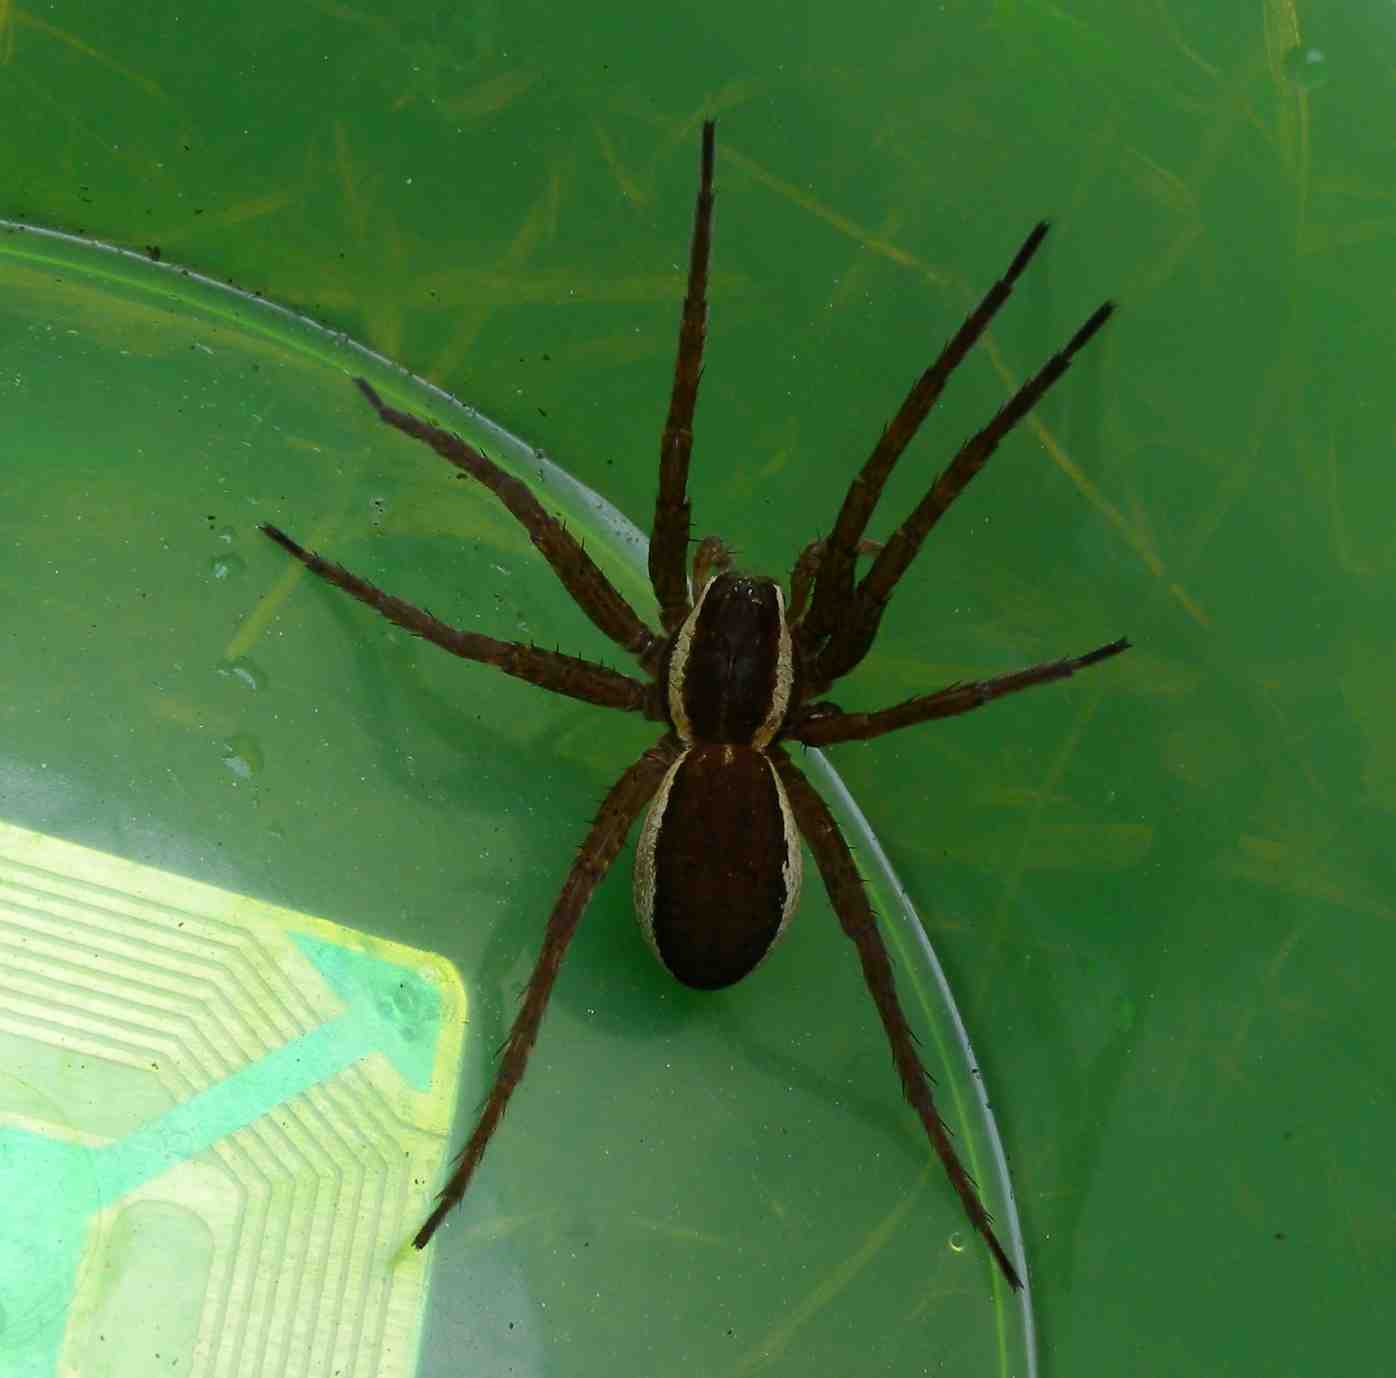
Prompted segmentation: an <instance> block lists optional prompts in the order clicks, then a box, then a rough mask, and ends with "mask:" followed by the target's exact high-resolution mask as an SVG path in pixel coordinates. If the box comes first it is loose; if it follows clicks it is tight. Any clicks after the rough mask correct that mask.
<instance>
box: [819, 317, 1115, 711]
mask: <svg viewBox="0 0 1396 1378" xmlns="http://www.w3.org/2000/svg"><path fill="white" fill-rule="evenodd" d="M1114 310H1115V305H1114V303H1113V302H1108V301H1107V302H1106V303H1105V304H1104V305H1102V306H1100V307H1097V309H1096V310H1095V311H1094V312H1093V313H1092V314H1091V316H1090V317H1089V319H1088V320H1087V321H1086V323H1085V324H1084V325H1083V326H1082V327H1081V328H1080V329H1079V330H1078V331H1077V332H1076V333H1075V334H1074V335H1073V336H1072V337H1071V339H1070V340H1068V341H1067V343H1066V345H1065V347H1064V348H1062V349H1060V350H1058V351H1057V353H1055V354H1054V355H1052V357H1051V358H1050V359H1048V360H1047V362H1046V363H1045V364H1043V366H1042V367H1041V368H1040V369H1038V371H1037V372H1036V373H1035V374H1033V376H1032V377H1031V378H1029V379H1028V380H1027V382H1025V383H1024V384H1023V385H1022V387H1020V388H1019V389H1018V391H1017V392H1015V393H1014V394H1013V396H1012V397H1010V398H1009V399H1008V401H1007V402H1006V403H1004V405H1003V406H1002V407H1001V408H1000V409H999V411H998V413H997V414H996V415H995V416H994V418H993V420H992V421H990V422H989V424H988V425H987V426H985V427H984V428H983V429H982V430H980V431H978V432H977V433H976V434H974V435H972V436H971V437H970V438H969V439H968V440H967V441H965V443H964V444H963V445H961V446H960V449H959V452H958V453H957V454H956V455H955V458H954V459H952V460H951V461H950V463H949V465H948V466H947V467H946V468H945V470H944V472H943V473H942V474H941V475H940V477H939V478H938V479H936V481H935V482H934V483H933V484H932V485H931V490H930V492H928V493H927V494H926V496H925V497H924V498H923V499H922V500H921V502H920V504H919V505H918V506H917V508H916V510H915V511H914V512H912V514H911V515H910V516H909V517H908V518H907V519H906V521H904V522H903V523H902V524H901V526H899V527H898V528H897V529H896V531H894V532H893V533H892V536H891V538H890V539H889V540H888V541H887V543H886V545H885V546H884V547H883V549H882V553H881V554H880V555H879V556H878V557H877V558H876V559H875V560H874V561H873V565H872V568H871V569H870V570H869V571H868V572H867V574H865V575H864V576H863V580H862V582H861V583H860V584H859V585H858V587H857V589H856V590H855V591H854V594H853V598H852V600H851V602H850V603H849V604H848V606H847V608H846V610H845V614H844V616H843V617H842V618H841V620H840V622H839V625H838V627H837V628H836V629H835V630H834V632H833V634H832V636H831V638H830V640H829V641H828V642H827V643H826V644H825V645H824V646H823V648H822V649H821V650H820V651H819V654H818V658H817V661H816V667H815V673H814V675H813V679H814V680H815V683H816V686H823V685H828V684H831V683H832V682H833V681H834V680H836V679H838V678H839V677H840V676H841V675H846V674H847V673H848V672H849V671H850V670H851V669H853V667H854V666H855V665H857V664H858V662H859V661H860V660H862V659H863V657H864V656H865V655H867V653H868V649H869V647H871V645H872V643H873V638H874V637H875V636H876V635H877V628H878V624H879V623H880V622H881V620H882V614H883V612H884V610H885V609H886V607H887V600H888V599H889V598H891V596H892V590H893V589H894V588H896V586H897V581H898V580H899V579H900V578H901V577H902V575H903V574H905V573H906V571H907V568H908V566H910V564H911V562H912V561H913V560H914V559H915V558H916V555H917V552H918V551H919V550H920V549H921V544H922V542H923V541H924V540H925V539H926V536H927V535H928V534H929V532H930V530H931V528H932V527H933V526H934V525H935V524H936V522H938V521H939V520H940V518H941V517H942V516H943V515H944V514H945V511H946V509H947V508H948V507H949V506H950V504H951V503H952V502H954V501H955V499H956V498H957V497H959V496H960V494H961V493H962V492H963V491H964V489H965V486H966V485H967V484H968V483H969V481H970V479H972V478H973V477H974V476H975V475H976V474H977V473H978V472H979V471H980V470H981V469H982V468H983V467H984V465H985V463H986V462H987V460H988V458H989V456H990V455H991V454H993V452H994V450H995V448H996V447H997V446H998V443H999V441H1000V440H1002V439H1003V438H1004V436H1006V435H1007V434H1008V433H1009V431H1011V430H1012V429H1013V427H1014V426H1016V425H1017V424H1018V422H1019V421H1021V420H1022V419H1023V417H1025V416H1026V415H1027V414H1028V412H1030V411H1031V410H1032V409H1033V407H1034V406H1036V405H1037V402H1038V401H1039V399H1040V398H1041V397H1042V395H1043V394H1044V393H1045V392H1046V391H1047V389H1048V388H1050V387H1051V386H1052V384H1053V383H1055V382H1056V381H1057V379H1058V378H1060V377H1061V376H1062V374H1064V373H1065V372H1066V371H1067V369H1068V368H1070V366H1071V361H1072V359H1073V358H1074V357H1075V355H1076V354H1077V353H1078V352H1079V351H1080V350H1081V349H1083V348H1084V347H1085V346H1086V344H1087V343H1088V342H1089V341H1090V339H1091V337H1092V336H1093V335H1094V334H1095V333H1096V331H1097V330H1099V329H1100V327H1101V326H1103V325H1104V324H1105V322H1106V321H1108V320H1109V319H1110V316H1111V314H1112V313H1113V312H1114ZM815 592H816V596H817V594H818V589H817V588H816V590H815ZM814 692H815V693H820V692H822V688H820V687H816V688H815V689H814Z"/></svg>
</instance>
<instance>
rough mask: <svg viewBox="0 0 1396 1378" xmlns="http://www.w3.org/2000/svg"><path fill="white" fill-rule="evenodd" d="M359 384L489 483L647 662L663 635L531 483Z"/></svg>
mask: <svg viewBox="0 0 1396 1378" xmlns="http://www.w3.org/2000/svg"><path fill="white" fill-rule="evenodd" d="M354 382H355V383H356V384H357V386H358V389H359V391H360V392H361V393H363V395H364V396H365V397H366V398H368V400H369V403H370V404H371V405H372V407H373V409H374V411H376V412H377V413H378V419H379V420H380V421H382V422H384V423H385V424H386V425H389V426H392V427H394V428H396V429H397V430H399V431H401V432H403V434H404V435H410V436H411V437H412V438H413V439H414V440H420V441H422V442H423V443H424V444H427V445H430V446H431V448H432V449H433V450H435V451H436V453H437V454H439V455H440V456H441V457H442V459H445V460H447V461H449V462H450V463H451V464H454V465H455V466H456V467H457V468H458V469H461V470H464V472H465V473H467V474H469V475H470V477H471V478H473V479H475V480H477V481H478V482H479V483H481V484H483V485H484V486H485V487H486V488H488V489H489V490H490V492H491V493H493V494H494V495H495V497H497V498H498V499H499V500H500V502H502V503H503V504H504V506H505V507H507V508H508V509H509V511H510V512H511V513H512V514H513V515H514V516H515V517H516V518H517V519H518V521H519V524H520V525H521V526H522V527H523V528H524V529H525V530H526V531H527V532H528V534H529V536H530V538H531V539H532V541H533V544H534V545H535V546H536V547H537V548H538V551H539V553H540V554H541V555H542V556H543V558H544V559H545V560H547V562H548V563H549V564H550V565H551V566H552V567H553V570H554V572H555V573H556V574H557V577H558V578H559V579H561V580H562V583H563V586H564V587H565V588H566V589H567V592H568V593H570V594H571V595H572V598H573V600H574V601H575V602H576V604H577V606H578V607H579V608H581V610H582V611H583V612H584V613H586V615H587V616H588V617H589V618H591V620H592V621H593V622H594V623H595V624H596V625H597V626H598V627H599V628H600V629H601V630H602V631H603V632H605V634H606V635H607V636H608V637H610V638H611V640H612V641H614V642H615V643H616V645H617V646H619V647H621V648H622V649H623V650H626V651H629V652H630V653H631V654H632V655H634V656H636V657H638V658H639V660H640V661H641V663H644V662H645V661H646V659H647V657H649V656H650V655H651V654H652V653H655V652H657V649H658V646H659V638H658V637H657V636H656V635H655V634H654V632H653V631H651V630H650V628H649V627H647V626H646V625H645V623H644V621H643V619H642V618H641V617H640V615H639V614H638V613H637V612H636V611H635V609H634V608H632V607H631V606H630V604H629V603H627V602H626V601H625V599H624V598H623V597H622V596H621V594H620V593H619V591H618V590H617V589H616V587H615V585H614V584H612V583H611V581H610V580H609V579H608V578H607V577H606V576H605V574H604V573H602V571H601V567H600V566H599V565H598V564H597V563H596V562H595V561H594V560H593V559H592V558H591V556H590V555H588V554H587V553H586V551H585V550H584V549H583V548H582V543H581V542H580V541H579V540H577V538H576V537H575V536H574V535H572V533H571V532H570V531H568V529H567V528H566V527H565V526H563V524H562V523H561V522H560V521H558V519H557V518H556V517H554V516H553V515H552V514H551V513H549V512H548V511H547V510H546V509H545V508H544V507H543V504H542V503H540V502H539V501H538V499H537V498H536V497H534V496H533V493H532V492H531V491H530V490H529V488H528V485H527V484H525V483H522V482H521V481H520V480H519V479H516V478H515V477H514V476H513V475H512V474H506V473H505V472H504V470H503V469H501V468H500V467H499V466H498V465H497V464H496V463H495V462H494V461H493V460H492V459H489V458H488V457H486V456H485V455H483V454H481V453H480V451H479V450H477V449H476V448H475V447H474V446H473V445H468V444H466V442H465V441H464V440H462V439H461V438H460V436H458V435H452V434H451V433H450V431H444V430H442V429H441V427H440V426H433V425H432V424H431V423H430V422H429V421H423V420H422V419H421V418H420V417H418V416H413V415H412V413H411V412H405V411H399V410H398V409H397V408H396V407H390V406H388V404H387V403H386V402H384V401H383V399H382V398H381V397H379V395H378V394H377V392H375V391H374V389H373V388H372V386H371V385H370V384H369V383H368V382H366V381H365V380H364V379H362V378H356V379H355V380H354Z"/></svg>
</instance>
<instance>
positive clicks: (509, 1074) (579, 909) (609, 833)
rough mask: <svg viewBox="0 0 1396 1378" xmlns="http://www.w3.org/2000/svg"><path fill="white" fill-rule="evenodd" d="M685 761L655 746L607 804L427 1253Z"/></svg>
mask: <svg viewBox="0 0 1396 1378" xmlns="http://www.w3.org/2000/svg"><path fill="white" fill-rule="evenodd" d="M678 754H679V746H678V742H677V741H676V740H675V738H674V737H672V736H664V737H661V738H660V739H659V741H658V742H657V743H656V744H655V745H654V746H652V747H651V748H650V749H649V750H648V751H647V752H645V754H644V755H643V756H641V757H640V759H639V760H638V761H636V762H635V764H634V765H633V766H631V767H630V768H629V770H627V771H626V772H625V774H624V775H622V776H621V777H620V779H619V780H617V781H616V783H615V784H614V785H613V786H612V787H611V792H610V793H609V794H608V795H607V796H606V798H605V800H604V801H603V802H602V804H601V808H600V811H599V812H598V813H597V815H596V821H595V822H594V823H593V824H592V825H591V831H590V832H589V833H587V836H586V840H585V841H584V842H583V843H582V846H581V850H580V851H579V852H578V853H577V859H576V861H575V862H573V863H572V869H571V870H570V871H569V872H568V873H567V879H566V880H565V881H563V883H562V893H561V894H560V895H559V896H558V897H557V903H556V904H554V905H553V912H552V913H551V914H550V915H549V916H548V927H547V933H546V936H545V937H544V939H543V950H542V951H541V952H540V953H539V954H538V962H537V964H536V965H535V966H534V968H533V975H532V976H530V977H529V979H528V986H527V988H526V989H525V991H524V996H523V1003H522V1005H521V1006H520V1008H519V1013H518V1015H517V1017H516V1018H515V1020H514V1025H513V1027H512V1028H511V1029H510V1030H509V1038H508V1040H507V1042H506V1043H505V1045H504V1052H503V1055H502V1056H501V1057H500V1060H499V1071H498V1072H497V1073H496V1074H495V1079H494V1085H493V1086H492V1087H491V1088H490V1094H489V1099H488V1100H487V1101H486V1102H485V1108H484V1110H483V1111H482V1112H481V1114H480V1118H479V1120H478V1121H477V1123H476V1125H475V1130H474V1132H473V1133H472V1134H471V1136H470V1138H469V1140H468V1141H467V1143H466V1145H465V1147H464V1148H463V1149H462V1150H461V1152H460V1156H459V1157H458V1158H457V1159H456V1165H455V1168H454V1169H453V1170H452V1172H451V1176H450V1177H449V1179H448V1180H447V1182H446V1185H445V1186H444V1187H443V1188H442V1189H441V1194H440V1196H439V1197H438V1198H437V1202H436V1207H435V1209H433V1211H432V1213H431V1214H430V1215H429V1216H428V1217H427V1219H426V1223H425V1224H424V1225H423V1226H422V1228H421V1229H420V1230H418V1231H417V1236H416V1238H415V1239H414V1240H413V1243H414V1244H415V1245H416V1246H417V1248H419V1249H424V1248H426V1246H427V1243H428V1242H429V1241H430V1239H431V1237H432V1235H433V1234H435V1233H436V1228H437V1226H438V1225H440V1224H441V1222H442V1220H443V1219H444V1218H445V1217H446V1214H447V1212H448V1211H450V1209H451V1208H452V1206H454V1205H455V1204H456V1203H457V1202H458V1201H459V1200H460V1199H461V1197H462V1196H464V1195H465V1189H466V1187H468V1186H469V1185H470V1178H471V1176H472V1174H473V1173H474V1171H475V1169H476V1168H477V1167H478V1166H479V1163H480V1159H481V1158H482V1157H484V1153H485V1149H486V1147H487V1146H488V1145H489V1141H490V1139H491V1137H492V1136H493V1134H494V1131H495V1130H496V1129H497V1128H498V1127H499V1121H500V1120H501V1118H503V1115H504V1110H505V1107H506V1106H507V1105H508V1104H509V1097H510V1096H512V1095H513V1094H514V1088H515V1087H516V1086H517V1085H518V1084H519V1082H520V1081H521V1080H523V1074H524V1068H525V1066H526V1065H527V1063H528V1055H529V1053H530V1052H531V1051H532V1049H533V1044H534V1041H535V1040H536V1039H537V1037H538V1026H539V1025H540V1024H541V1023H542V1022H543V1014H544V1012H545V1011H546V1010H547V1008H548V1000H549V999H550V998H551V996H552V993H553V983H554V981H556V980H557V973H558V970H559V968H560V967H561V966H562V959H563V956H564V955H565V954H566V952H567V945H568V944H569V943H570V942H571V941H572V935H573V934H574V933H575V932H576V931H577V925H578V924H579V923H580V922H581V918H582V914H583V913H584V911H585V910H586V907H587V902H588V901H589V900H590V899H591V896H592V892H593V891H594V890H595V889H596V886H597V884H598V882H599V881H600V880H601V877H602V876H604V875H605V874H606V872H607V870H608V869H609V868H610V865H611V863H612V862H613V861H614V860H615V859H616V856H617V855H618V854H619V852H620V849H621V847H622V846H623V845H624V843H625V838H626V834H627V833H629V831H630V825H631V824H632V823H633V822H634V821H635V819H636V818H637V817H638V816H639V813H640V811H641V810H642V809H643V808H644V807H645V805H646V804H648V803H649V801H650V799H651V797H652V796H653V795H654V792H655V790H656V789H658V787H659V782H660V781H661V780H662V779H663V778H664V772H665V771H666V770H668V769H669V767H670V766H671V765H672V764H673V762H674V760H675V759H676V758H677V756H678Z"/></svg>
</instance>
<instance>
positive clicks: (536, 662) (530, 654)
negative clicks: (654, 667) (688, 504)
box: [261, 522, 663, 717]
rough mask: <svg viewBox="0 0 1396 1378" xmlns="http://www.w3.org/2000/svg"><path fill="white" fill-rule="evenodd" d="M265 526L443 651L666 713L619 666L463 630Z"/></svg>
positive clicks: (303, 558)
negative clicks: (610, 666) (599, 663)
mask: <svg viewBox="0 0 1396 1378" xmlns="http://www.w3.org/2000/svg"><path fill="white" fill-rule="evenodd" d="M261 529H262V530H263V531H264V532H265V533H266V534H267V535H268V536H270V537H271V539H272V540H273V541H275V542H276V543H277V545H279V546H280V547H281V548H282V549H283V550H285V551H287V552H289V553H290V554H292V555H294V556H295V557H296V559H298V560H299V561H300V562H301V563H302V564H303V565H304V566H305V567H306V568H307V569H308V570H310V572H311V573H312V574H318V575H319V576H320V577H321V578H322V579H325V580H327V581H328V582H329V583H331V584H333V585H335V587H336V588H341V589H343V590H344V592H345V593H347V594H349V595H350V596H351V597H354V598H357V599H358V600H359V601H360V602H361V603H367V604H368V606H369V607H371V608H373V609H374V610H375V611H377V612H380V613H382V614H383V616H384V617H386V618H387V619H388V621H389V622H395V623H396V624H397V625H398V626H399V627H402V628H404V629H405V630H406V631H409V632H411V633H412V634H413V636H420V637H422V638H424V639H425V640H427V641H430V642H432V643H433V644H434V645H437V646H440V647H441V649H442V650H443V651H450V652H451V654H452V655H458V656H460V657H461V658H462V659H463V660H477V661H480V662H481V663H482V664H485V665H493V666H495V667H496V668H497V669H500V670H503V671H504V673H505V674H506V675H513V676H514V678H515V679H526V680H527V681H528V682H529V683H530V684H536V685H538V686H539V687H540V688H543V689H550V690H552V692H553V693H555V694H565V695H567V697H568V698H573V699H582V700H583V701H584V702H586V703H595V704H599V705H600V706H601V707H603V708H622V709H625V710H626V711H627V712H631V713H645V712H648V715H649V716H651V717H655V716H660V717H662V716H663V710H662V708H661V707H659V706H658V705H656V704H654V703H653V698H654V695H653V693H652V691H651V688H650V686H649V685H647V684H644V683H642V682H641V681H640V680H637V679H631V678H630V676H629V675H623V674H621V673H620V671H619V670H612V669H610V668H609V667H608V666H605V665H598V664H596V663H595V662H594V661H590V660H580V659H578V658H577V657H576V656H568V655H563V654H562V653H561V652H559V651H545V650H542V649H540V648H539V647H537V646H526V645H524V644H523V643H522V642H518V641H496V640H495V639H494V637H492V636H481V635H480V634H479V633H478V632H463V631H459V630H457V628H455V627H452V626H449V625H448V624H447V623H445V622H441V621H438V620H437V619H436V618H435V617H433V616H432V615H431V614H430V613H429V612H423V611H422V609H421V608H416V607H413V605H412V604H411V603H404V602H403V600H402V599H401V598H394V597H393V595H392V594H390V593H384V592H383V590H382V589H380V588H378V587H377V586H376V585H374V584H370V583H369V582H368V581H367V580H366V579H360V578H359V576H358V575H357V574H351V573H350V572H349V571H348V570H347V569H345V568H344V566H343V565H337V564H335V563H334V562H333V561H332V560H326V559H324V558H323V557H322V556H320V555H317V554H315V552H314V551H311V550H306V549H305V547H304V546H301V545H298V544H297V543H296V542H295V541H293V540H292V539H291V538H290V537H289V536H288V535H287V534H286V533H285V532H284V531H282V530H281V529H280V528H279V527H275V526H271V525H269V524H268V523H266V522H263V523H262V526H261ZM651 709H652V710H653V711H650V710H651Z"/></svg>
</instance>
